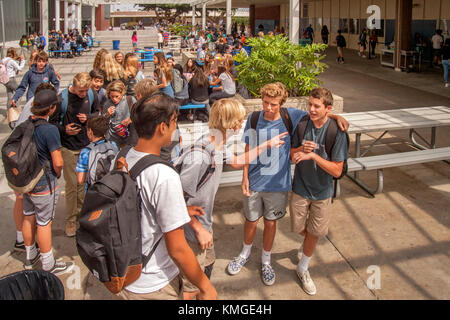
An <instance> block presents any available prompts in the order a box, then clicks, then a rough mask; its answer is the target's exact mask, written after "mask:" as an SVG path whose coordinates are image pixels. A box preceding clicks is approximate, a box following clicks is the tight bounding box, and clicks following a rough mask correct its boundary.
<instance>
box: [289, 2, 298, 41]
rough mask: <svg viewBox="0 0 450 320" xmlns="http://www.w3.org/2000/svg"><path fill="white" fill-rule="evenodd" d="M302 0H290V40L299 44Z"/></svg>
mask: <svg viewBox="0 0 450 320" xmlns="http://www.w3.org/2000/svg"><path fill="white" fill-rule="evenodd" d="M299 31H300V0H289V41H290V42H292V43H295V44H298V40H299V38H300V35H299Z"/></svg>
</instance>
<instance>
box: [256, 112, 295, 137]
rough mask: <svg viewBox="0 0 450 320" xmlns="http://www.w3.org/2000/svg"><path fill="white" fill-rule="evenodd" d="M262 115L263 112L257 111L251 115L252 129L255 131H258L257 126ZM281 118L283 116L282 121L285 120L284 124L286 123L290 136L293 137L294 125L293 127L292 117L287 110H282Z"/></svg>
mask: <svg viewBox="0 0 450 320" xmlns="http://www.w3.org/2000/svg"><path fill="white" fill-rule="evenodd" d="M260 114H261V111H255V112H253V113H252V115H251V118H250V127H251V128H252V129H253V130H256V126H257V124H258V120H259V115H260ZM280 116H281V120H283V123H284V125H285V127H286V129H287V130H288V132H289V135H291V134H292V129H293V125H292V120H291V117H290V116H289V113H288V111H287V109H286V108H280Z"/></svg>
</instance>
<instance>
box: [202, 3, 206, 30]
mask: <svg viewBox="0 0 450 320" xmlns="http://www.w3.org/2000/svg"><path fill="white" fill-rule="evenodd" d="M202 29H203V30H206V3H204V4H203V6H202Z"/></svg>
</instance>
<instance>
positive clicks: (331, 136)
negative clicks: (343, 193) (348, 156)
mask: <svg viewBox="0 0 450 320" xmlns="http://www.w3.org/2000/svg"><path fill="white" fill-rule="evenodd" d="M309 120H310V119H309V116H305V117H303V118H302V119H301V120H300V122H299V123H298V125H297V138H298V142H299V143H300V144H301V143H302V141H303V137H304V136H305V131H306V127H307V126H308V122H309ZM338 130H340V129H339V127H338V124H337V121H336V120H335V119H331V118H330V123H329V124H328V128H327V132H326V133H325V152H326V153H327V156H328V159H332V157H331V155H332V151H333V147H334V143H335V142H336V136H337V133H338ZM344 133H345V137H346V138H347V152H348V148H349V146H350V139H349V136H348V133H347V132H346V131H344ZM347 171H348V165H347V160H344V165H343V167H342V173H341V175H340V176H339V177H338V178H334V177H333V181H334V194H333V198H334V197H336V187H337V185H336V181H335V180H339V179H341V178H342V177H343V176H345V174H346V173H347Z"/></svg>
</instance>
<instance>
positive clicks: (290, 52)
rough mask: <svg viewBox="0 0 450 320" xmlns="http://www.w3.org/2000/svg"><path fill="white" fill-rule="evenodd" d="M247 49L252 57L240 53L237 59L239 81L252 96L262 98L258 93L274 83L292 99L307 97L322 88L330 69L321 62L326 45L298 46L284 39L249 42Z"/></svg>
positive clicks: (268, 38) (266, 37)
mask: <svg viewBox="0 0 450 320" xmlns="http://www.w3.org/2000/svg"><path fill="white" fill-rule="evenodd" d="M246 45H248V46H251V47H252V53H251V55H250V56H249V57H246V56H245V55H243V54H241V53H239V54H237V55H235V56H234V59H235V61H237V62H239V65H238V66H237V67H236V69H237V70H238V81H239V82H240V83H242V84H243V85H244V86H245V87H246V88H247V89H248V90H249V92H250V93H251V94H252V95H254V96H256V97H259V96H260V94H259V90H260V89H261V88H262V87H263V86H264V85H266V84H268V83H272V82H277V81H279V82H281V83H283V84H284V85H285V86H286V88H287V89H288V91H289V95H290V96H294V97H295V96H304V95H308V94H309V92H310V91H311V90H312V89H314V88H316V87H318V86H319V85H320V83H321V82H320V80H319V79H318V76H319V75H320V74H321V73H322V72H324V71H325V69H326V68H327V65H326V64H324V63H322V62H320V61H321V60H322V59H323V58H324V57H325V56H324V55H320V53H322V52H323V51H324V50H325V48H326V47H327V45H325V44H316V43H314V44H312V45H307V46H304V47H303V46H299V45H295V44H293V43H291V42H289V40H288V39H287V38H286V37H283V36H281V35H277V36H265V37H264V38H263V39H260V38H249V39H247V40H246Z"/></svg>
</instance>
